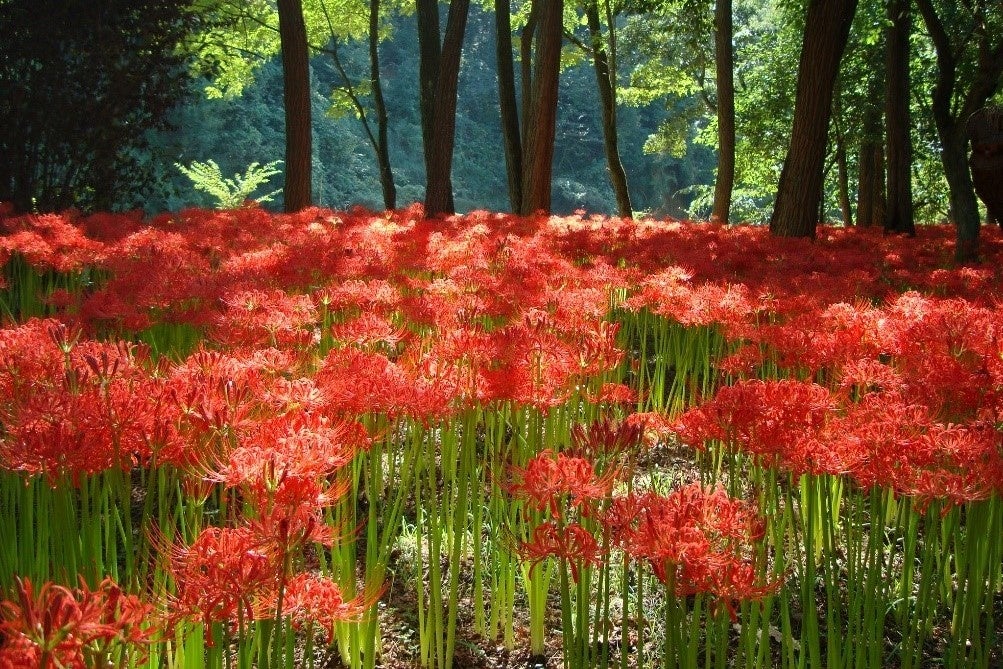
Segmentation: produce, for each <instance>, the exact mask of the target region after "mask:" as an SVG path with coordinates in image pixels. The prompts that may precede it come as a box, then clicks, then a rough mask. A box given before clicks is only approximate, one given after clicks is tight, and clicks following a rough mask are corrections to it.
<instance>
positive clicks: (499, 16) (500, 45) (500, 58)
mask: <svg viewBox="0 0 1003 669" xmlns="http://www.w3.org/2000/svg"><path fill="white" fill-rule="evenodd" d="M494 3H495V60H496V63H497V69H498V105H499V110H500V112H501V131H502V144H503V146H504V149H505V174H506V175H507V177H508V199H509V205H510V206H511V207H512V211H514V212H519V211H522V137H521V135H520V131H519V106H518V102H517V101H516V95H515V66H514V65H513V64H512V5H511V2H510V1H509V0H494Z"/></svg>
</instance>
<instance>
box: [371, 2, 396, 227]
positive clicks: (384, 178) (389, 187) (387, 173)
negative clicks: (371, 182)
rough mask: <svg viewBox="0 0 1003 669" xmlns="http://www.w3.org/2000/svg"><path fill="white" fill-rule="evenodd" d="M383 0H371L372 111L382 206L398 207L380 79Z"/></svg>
mask: <svg viewBox="0 0 1003 669" xmlns="http://www.w3.org/2000/svg"><path fill="white" fill-rule="evenodd" d="M379 46H380V0H369V82H370V87H371V88H372V90H373V111H375V112H376V128H377V141H376V165H377V167H378V168H379V171H380V187H381V188H382V189H383V206H384V207H386V208H387V209H396V208H397V186H396V185H395V184H394V171H393V168H392V167H391V166H390V147H389V144H390V140H389V138H388V121H387V105H386V102H384V100H383V81H382V79H381V78H380V48H379Z"/></svg>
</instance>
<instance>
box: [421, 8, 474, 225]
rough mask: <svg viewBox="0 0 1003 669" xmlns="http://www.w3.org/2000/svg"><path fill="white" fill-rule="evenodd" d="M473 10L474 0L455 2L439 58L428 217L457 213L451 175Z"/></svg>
mask: <svg viewBox="0 0 1003 669" xmlns="http://www.w3.org/2000/svg"><path fill="white" fill-rule="evenodd" d="M469 9H470V0H452V2H450V4H449V15H448V18H447V19H446V35H445V37H444V39H443V42H442V51H441V52H440V55H439V76H438V80H437V81H436V88H435V114H434V118H435V123H434V125H433V128H432V146H431V147H427V148H426V151H427V152H428V151H429V148H430V149H431V150H430V154H431V163H430V164H429V167H428V172H427V173H426V175H425V176H426V187H425V215H426V216H428V217H433V216H438V215H439V214H452V213H454V211H455V207H454V204H453V180H452V175H451V172H452V169H453V147H454V143H455V140H456V88H457V83H458V81H459V76H460V54H461V53H462V52H463V35H464V33H465V32H466V27H467V15H468V12H469ZM437 11H438V10H437Z"/></svg>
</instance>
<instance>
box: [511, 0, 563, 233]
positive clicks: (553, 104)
mask: <svg viewBox="0 0 1003 669" xmlns="http://www.w3.org/2000/svg"><path fill="white" fill-rule="evenodd" d="M531 12H532V13H534V14H536V15H537V17H538V19H537V20H538V24H537V25H536V26H535V29H534V32H535V45H536V46H535V49H534V52H535V53H534V56H535V57H534V62H533V67H532V83H531V86H530V87H529V98H528V99H523V105H524V107H525V110H526V114H525V117H524V118H525V132H524V134H523V175H522V177H523V178H522V196H523V202H522V211H521V213H522V214H532V213H534V212H536V211H548V212H549V211H550V189H551V183H550V182H551V176H552V172H553V160H554V137H555V134H556V130H557V127H556V126H557V89H558V86H557V85H558V78H559V75H560V67H561V39H562V36H563V34H564V22H563V21H564V0H533V9H532V10H531ZM524 46H525V45H524ZM523 67H524V71H525V69H527V68H526V67H525V64H524V65H523Z"/></svg>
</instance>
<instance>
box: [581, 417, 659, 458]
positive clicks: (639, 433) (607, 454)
mask: <svg viewBox="0 0 1003 669" xmlns="http://www.w3.org/2000/svg"><path fill="white" fill-rule="evenodd" d="M643 438H644V428H643V426H642V425H641V424H640V423H639V422H637V421H633V422H628V421H623V422H620V423H617V422H616V421H613V420H610V419H602V420H597V421H594V422H592V423H589V424H588V425H584V424H581V423H579V424H576V425H574V426H572V428H571V449H572V452H573V453H574V454H575V455H578V456H581V457H582V458H584V459H585V460H587V461H590V462H599V461H601V460H603V459H606V460H612V461H616V460H619V459H621V458H622V457H623V456H626V455H630V454H631V452H633V451H634V450H635V449H637V447H638V446H640V445H641V441H642V440H643Z"/></svg>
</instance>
